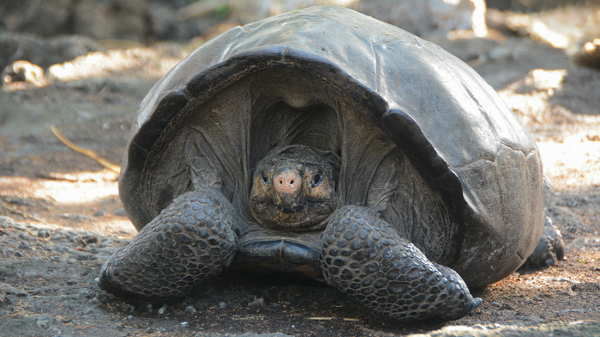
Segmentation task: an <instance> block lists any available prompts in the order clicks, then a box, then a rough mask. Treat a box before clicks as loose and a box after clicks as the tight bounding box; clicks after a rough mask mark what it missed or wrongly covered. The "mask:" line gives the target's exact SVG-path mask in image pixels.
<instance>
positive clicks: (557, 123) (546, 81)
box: [0, 38, 600, 336]
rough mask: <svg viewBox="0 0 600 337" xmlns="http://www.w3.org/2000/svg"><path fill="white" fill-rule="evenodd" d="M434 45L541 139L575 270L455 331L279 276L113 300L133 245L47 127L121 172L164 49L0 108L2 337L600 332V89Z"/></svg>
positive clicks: (26, 90) (540, 48)
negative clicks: (108, 272)
mask: <svg viewBox="0 0 600 337" xmlns="http://www.w3.org/2000/svg"><path fill="white" fill-rule="evenodd" d="M438 42H440V44H442V46H443V47H444V48H446V49H448V50H449V51H451V52H453V53H455V54H456V55H457V56H459V57H460V58H462V59H463V60H465V61H467V62H469V63H470V64H471V65H472V66H474V68H475V69H476V70H477V71H478V72H479V73H480V74H482V76H484V78H486V80H488V81H489V82H490V83H491V84H492V86H494V88H495V89H496V90H498V91H499V92H500V94H501V96H502V97H503V98H504V99H505V101H506V102H507V104H508V105H509V107H511V108H512V109H513V111H514V112H515V114H516V115H517V116H518V117H519V118H520V119H521V120H522V121H523V123H525V125H526V126H527V127H528V128H529V129H530V130H531V132H532V134H533V135H534V137H535V138H536V139H537V141H538V144H539V148H540V150H541V152H542V157H543V159H544V162H545V171H546V173H547V175H548V176H549V177H550V179H551V180H552V181H553V184H554V187H555V190H556V195H555V198H554V201H553V203H552V207H551V209H550V216H551V217H552V219H553V221H554V223H555V224H556V225H557V226H558V227H559V228H560V229H561V231H562V232H563V236H564V239H565V243H566V246H567V256H566V260H565V261H562V262H560V263H559V264H558V265H557V266H555V267H553V268H549V269H546V270H542V271H521V272H518V273H514V274H513V275H511V276H510V277H508V278H506V279H505V280H503V281H501V282H498V283H496V284H493V285H491V286H489V287H487V288H485V289H479V290H475V291H474V293H475V295H476V296H480V297H481V298H483V299H484V301H485V302H484V304H483V305H482V307H480V308H479V309H477V310H475V311H474V312H473V313H472V314H470V315H468V316H467V317H464V318H462V319H460V320H457V321H452V322H447V323H438V322H425V323H421V324H415V325H399V324H397V323H394V322H390V321H385V320H381V319H379V318H378V317H376V316H374V315H372V314H371V313H369V311H367V310H365V309H363V308H361V307H359V306H357V305H356V304H355V303H354V302H352V301H351V300H349V299H347V298H346V297H345V296H344V295H342V294H340V293H338V291H337V290H335V289H332V288H329V287H327V286H325V285H323V284H318V283H315V282H311V281H304V280H298V279H294V278H289V277H285V276H282V277H273V276H260V275H239V274H227V275H224V276H223V277H221V278H219V279H217V280H215V281H213V282H208V283H206V284H205V285H203V286H202V287H200V288H199V289H198V291H197V292H196V293H194V294H191V295H190V296H189V297H188V298H187V299H186V300H185V301H184V302H183V303H178V304H169V305H165V304H164V303H147V302H136V301H130V300H124V299H120V298H116V297H113V296H111V295H108V294H106V293H104V292H102V291H100V290H99V289H98V288H97V286H96V285H95V283H94V282H93V280H94V278H95V277H97V275H98V270H99V267H100V266H101V265H102V263H103V262H104V261H105V260H106V259H107V258H108V256H110V254H111V253H112V252H113V251H114V250H115V249H117V248H118V247H120V246H122V245H124V244H126V243H127V242H128V241H129V240H130V239H131V238H133V237H134V236H135V234H136V231H135V229H134V227H133V226H132V225H131V223H130V222H129V221H128V219H127V218H126V216H125V212H124V210H123V207H122V205H121V203H120V200H119V197H118V191H117V184H116V180H115V179H116V176H117V175H116V174H115V173H113V172H110V171H106V170H102V167H101V166H100V165H98V164H97V163H96V162H95V161H94V160H93V159H90V158H88V157H85V156H83V155H81V154H78V153H75V152H74V151H72V150H70V149H68V148H67V147H65V146H64V145H63V144H62V143H61V142H60V141H58V140H57V139H56V137H54V135H53V134H52V133H51V131H50V125H57V126H58V127H59V129H60V130H61V131H62V132H63V134H65V135H66V136H67V137H68V138H70V139H71V140H73V141H74V142H75V143H77V144H78V145H80V146H82V147H85V148H88V149H92V150H94V151H95V152H97V153H98V154H99V155H101V156H102V157H104V158H106V159H108V160H110V161H112V162H113V163H116V164H119V163H120V162H121V157H122V154H123V151H124V147H125V144H126V141H127V137H128V130H129V128H130V127H131V123H132V121H133V118H134V116H135V111H136V108H137V105H138V104H139V102H140V101H141V99H142V98H143V96H144V94H145V93H146V92H147V90H149V88H150V87H151V86H152V84H153V83H154V82H155V81H156V80H157V79H158V78H159V77H160V76H161V75H162V74H164V73H165V72H166V70H167V69H169V68H170V67H171V66H172V65H173V64H174V63H175V62H177V60H178V57H177V56H173V53H165V52H161V51H157V50H156V49H137V50H129V51H111V52H105V53H100V54H95V55H92V56H88V57H87V58H81V59H79V60H77V61H76V62H73V63H71V64H70V66H65V69H69V71H71V73H70V75H69V76H71V77H70V78H72V79H73V80H68V78H69V77H68V76H67V77H65V80H64V81H60V82H55V83H53V84H49V85H47V86H44V87H35V86H33V85H27V84H23V83H12V84H11V85H7V86H5V88H4V89H5V90H4V91H2V92H0V211H1V212H2V215H3V216H2V217H0V256H2V259H0V265H1V267H0V335H22V336H54V335H85V336H112V335H115V336H138V335H151V336H159V335H172V334H174V333H178V334H180V335H182V336H209V335H210V336H212V335H218V334H227V333H229V334H234V335H235V334H241V333H244V332H251V333H257V334H266V333H269V332H280V333H283V334H289V335H298V336H313V335H314V336H325V335H327V336H391V335H406V334H410V333H425V332H428V331H432V330H435V329H439V328H442V327H444V326H448V325H464V326H473V325H490V324H501V325H517V326H533V327H535V326H540V325H543V324H547V323H554V324H555V323H568V322H570V323H573V322H577V321H582V320H583V321H586V322H587V321H595V322H598V321H600V309H599V308H600V295H599V294H600V281H599V280H600V262H599V261H600V234H599V233H600V116H599V115H598V114H599V112H600V110H599V108H598V107H599V106H600V97H598V95H597V88H598V87H600V73H599V72H597V71H593V70H587V69H580V68H574V67H573V66H572V65H571V64H570V62H569V60H568V58H567V57H566V56H565V55H564V53H563V51H561V50H556V49H553V48H551V47H548V46H545V45H542V44H538V43H535V42H531V41H530V40H528V39H524V38H508V39H505V40H503V41H502V42H498V41H493V40H459V41H454V42H448V41H438ZM86 69H87V70H86ZM90 69H93V70H94V71H93V72H90Z"/></svg>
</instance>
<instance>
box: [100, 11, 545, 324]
mask: <svg viewBox="0 0 600 337" xmlns="http://www.w3.org/2000/svg"><path fill="white" fill-rule="evenodd" d="M122 168H123V169H122V174H121V177H120V180H119V192H120V196H121V199H122V201H123V204H124V206H125V209H126V211H127V214H128V215H129V217H130V218H131V220H132V222H133V223H134V225H135V226H136V228H137V229H138V230H139V234H138V235H137V236H136V237H135V238H134V239H133V241H132V242H131V243H130V244H129V245H127V246H126V247H124V248H122V249H120V250H118V251H117V252H116V253H115V254H114V256H113V257H111V258H110V259H109V260H108V261H107V262H106V264H105V265H104V267H103V268H102V271H101V275H100V277H99V278H98V280H97V281H98V284H99V286H100V288H102V289H105V290H107V291H109V292H112V293H115V294H119V295H136V296H142V297H147V298H154V299H171V300H173V299H177V298H181V297H183V296H185V295H186V294H188V293H189V292H190V290H191V289H192V288H193V287H195V286H197V285H198V284H199V283H201V281H202V280H204V279H207V278H211V277H214V276H216V275H218V274H219V273H221V272H222V271H223V270H224V269H226V268H230V269H242V268H246V269H252V270H255V271H259V272H292V273H300V274H303V275H305V276H308V277H311V278H314V279H318V280H324V281H326V282H327V283H328V284H330V285H332V286H334V287H337V288H338V289H340V290H341V291H343V292H344V293H346V294H348V295H349V296H352V297H354V298H355V299H356V300H358V301H359V302H361V303H363V304H364V305H366V306H367V307H369V308H371V309H372V310H374V311H375V312H378V313H380V314H382V315H384V316H387V317H392V318H395V319H398V320H419V319H426V318H432V317H435V318H439V319H455V318H459V317H462V316H463V315H465V314H467V313H468V312H470V311H471V310H473V309H474V308H476V307H478V306H479V305H480V304H481V302H482V301H481V299H479V298H473V297H472V296H471V294H470V292H469V289H468V287H481V286H484V285H487V284H490V283H492V282H496V281H498V280H500V279H502V278H504V277H506V276H507V275H509V274H510V273H512V272H513V271H515V270H516V269H517V268H519V266H521V265H522V264H523V263H524V261H525V260H526V259H527V258H528V256H529V255H530V254H531V253H532V252H533V251H534V249H535V248H536V244H538V242H539V241H540V237H541V236H542V232H543V230H544V221H545V213H546V209H547V206H548V201H549V199H550V196H551V187H550V185H549V184H548V183H546V182H545V179H544V175H543V172H542V163H541V161H540V154H539V151H538V149H537V147H536V145H535V142H534V141H533V139H532V138H531V136H530V135H529V133H528V132H527V131H526V130H525V128H524V127H523V126H522V125H521V124H520V123H519V122H518V121H517V119H516V118H515V117H514V116H513V114H512V113H511V111H510V110H509V109H508V108H507V107H506V106H505V105H504V103H503V102H502V101H501V99H500V98H499V97H498V95H497V94H496V93H495V92H494V90H493V89H492V88H491V87H490V86H489V85H488V84H486V82H485V81H484V80H483V79H482V78H481V77H480V76H479V75H478V74H477V73H475V71H473V69H471V68H470V67H469V66H467V65H466V64H465V63H463V62H461V61H460V60H458V59H457V58H455V57H453V56H452V55H450V54H448V53H447V52H445V51H444V50H442V49H441V48H440V47H438V46H437V45H435V44H432V43H429V42H426V41H424V40H421V39H419V38H417V37H415V36H413V35H411V34H409V33H407V32H405V31H403V30H401V29H399V28H397V27H394V26H391V25H389V24H386V23H383V22H380V21H378V20H376V19H373V18H370V17H367V16H364V15H362V14H359V13H357V12H354V11H352V10H349V9H344V8H338V7H313V8H308V9H304V10H300V11H294V12H289V13H286V14H282V15H278V16H274V17H271V18H268V19H265V20H263V21H260V22H256V23H253V24H248V25H246V26H243V27H237V28H234V29H232V30H230V31H228V32H226V33H224V34H222V35H220V36H218V37H216V38H215V39H213V40H211V41H209V42H207V43H206V44H204V45H203V46H201V47H200V48H198V49H197V50H196V51H194V52H193V53H192V54H191V55H189V56H188V57H187V58H186V59H185V60H183V61H182V62H181V63H179V64H178V65H177V66H176V67H175V68H173V69H172V70H171V71H170V72H169V73H168V74H167V75H166V76H165V77H164V78H162V79H161V80H160V81H159V82H158V83H157V84H156V85H155V86H154V88H153V89H152V90H151V91H150V93H149V94H148V95H147V96H146V98H145V99H144V101H143V102H142V104H141V107H140V110H139V114H138V116H137V119H136V122H135V125H134V126H133V130H132V133H131V138H130V140H129V144H128V147H127V153H126V156H125V158H124V161H123V164H122ZM555 241H556V240H555ZM541 245H542V246H543V247H542V249H540V250H539V252H538V255H539V256H538V260H539V259H540V258H541V260H542V261H545V260H546V259H547V256H549V255H548V254H549V253H551V251H552V249H553V248H556V247H557V245H556V244H555V245H554V247H553V246H552V242H550V241H548V242H542V243H541ZM549 260H552V259H549Z"/></svg>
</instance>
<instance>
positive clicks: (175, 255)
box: [96, 191, 237, 300]
mask: <svg viewBox="0 0 600 337" xmlns="http://www.w3.org/2000/svg"><path fill="white" fill-rule="evenodd" d="M236 221H237V215H236V213H235V211H234V210H233V206H232V205H231V204H230V203H229V201H228V200H227V199H226V198H225V197H224V196H223V195H222V194H220V193H219V192H215V191H192V192H187V193H184V194H183V195H181V196H179V197H178V198H176V199H175V200H173V202H172V203H171V205H169V207H167V208H166V209H165V210H163V211H162V212H161V213H160V215H159V216H157V217H156V218H155V219H154V220H152V221H151V222H150V223H148V224H147V225H146V226H145V227H144V228H143V229H142V230H141V231H140V232H139V233H138V235H137V236H136V237H135V238H134V239H133V241H132V242H131V243H129V244H128V245H127V246H125V247H123V248H121V249H119V250H118V251H116V252H115V254H114V255H113V256H112V257H111V258H110V259H108V261H106V263H105V264H104V266H103V267H102V271H101V272H100V277H99V278H98V279H96V280H97V283H98V286H99V287H100V288H101V289H104V290H106V291H108V292H111V293H114V294H117V295H137V296H142V297H150V298H163V299H171V300H173V299H177V298H180V297H184V296H185V295H187V293H188V292H189V290H190V289H191V288H192V287H194V286H195V285H197V284H198V283H199V282H200V281H201V280H203V279H207V278H210V277H213V276H216V275H218V274H220V273H221V271H222V270H223V268H226V267H228V266H229V265H230V264H231V261H232V260H233V256H234V254H235V249H236V241H237V235H236V233H235V232H234V231H233V229H232V226H234V225H235V224H236Z"/></svg>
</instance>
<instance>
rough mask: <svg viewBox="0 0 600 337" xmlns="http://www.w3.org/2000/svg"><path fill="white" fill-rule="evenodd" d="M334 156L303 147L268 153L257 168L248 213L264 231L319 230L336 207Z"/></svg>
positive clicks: (284, 148)
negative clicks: (270, 229)
mask: <svg viewBox="0 0 600 337" xmlns="http://www.w3.org/2000/svg"><path fill="white" fill-rule="evenodd" d="M334 157H335V156H334V155H331V154H328V155H320V154H318V153H317V152H316V150H314V149H312V148H310V147H307V146H302V145H292V146H287V147H278V148H275V149H273V150H271V151H270V152H269V153H268V154H267V156H266V157H265V158H263V159H262V160H261V161H260V162H258V164H257V165H256V169H255V171H254V177H253V184H252V190H251V192H250V211H251V212H252V215H253V216H254V218H255V219H256V220H257V221H258V223H259V224H261V225H262V226H264V227H267V228H279V229H286V230H292V231H302V230H316V229H322V228H324V227H325V225H326V220H327V219H328V218H329V216H330V215H331V213H333V211H335V209H336V207H337V196H336V191H335V176H336V174H335V168H334V165H335V162H336V160H335V159H334V160H333V161H332V158H334Z"/></svg>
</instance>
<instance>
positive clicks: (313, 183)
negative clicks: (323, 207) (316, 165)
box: [310, 173, 323, 187]
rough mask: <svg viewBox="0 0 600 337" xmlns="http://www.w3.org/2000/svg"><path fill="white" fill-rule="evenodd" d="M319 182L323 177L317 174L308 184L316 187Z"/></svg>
mask: <svg viewBox="0 0 600 337" xmlns="http://www.w3.org/2000/svg"><path fill="white" fill-rule="evenodd" d="M321 181H323V176H322V175H321V174H320V173H317V174H315V175H314V176H313V177H312V181H311V182H310V183H311V184H312V185H313V187H317V186H319V184H320V183H321Z"/></svg>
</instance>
